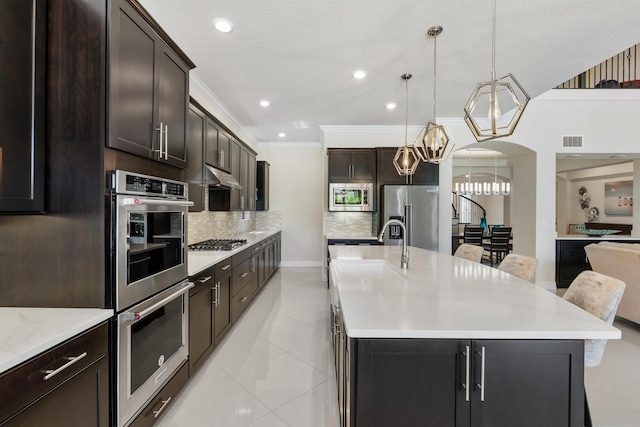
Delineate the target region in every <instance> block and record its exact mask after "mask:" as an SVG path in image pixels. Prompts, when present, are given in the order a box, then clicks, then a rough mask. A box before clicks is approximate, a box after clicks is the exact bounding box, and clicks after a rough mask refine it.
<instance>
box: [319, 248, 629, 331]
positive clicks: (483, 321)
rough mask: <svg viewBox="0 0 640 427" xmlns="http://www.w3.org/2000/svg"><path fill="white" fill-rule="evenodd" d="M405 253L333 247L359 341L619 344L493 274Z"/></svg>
mask: <svg viewBox="0 0 640 427" xmlns="http://www.w3.org/2000/svg"><path fill="white" fill-rule="evenodd" d="M401 252H402V248H401V247H399V246H330V247H329V253H330V255H331V264H330V268H331V274H330V287H331V288H332V300H333V301H335V302H337V303H338V304H339V305H340V307H341V309H342V312H343V317H344V322H345V329H346V332H347V335H348V336H350V337H354V338H458V339H617V338H620V336H621V333H620V331H619V330H618V329H616V328H614V327H613V326H611V325H609V324H607V323H606V322H603V321H601V320H600V319H598V318H596V317H595V316H593V315H591V314H589V313H587V312H586V311H584V310H582V309H581V308H579V307H577V306H575V305H573V304H571V303H569V302H567V301H565V300H563V299H562V298H560V297H558V296H556V295H555V294H554V293H551V292H549V291H547V290H545V289H543V288H541V287H539V286H536V285H534V284H532V283H529V282H527V281H524V280H521V279H519V278H517V277H515V276H512V275H510V274H507V273H505V272H502V271H499V270H497V269H495V268H492V267H490V266H487V265H484V264H480V263H474V262H471V261H467V260H464V259H461V258H456V257H453V256H451V255H448V254H442V253H438V252H433V251H428V250H424V249H420V248H414V247H410V248H409V268H408V269H407V270H402V269H401V268H400V254H401Z"/></svg>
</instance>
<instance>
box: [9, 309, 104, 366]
mask: <svg viewBox="0 0 640 427" xmlns="http://www.w3.org/2000/svg"><path fill="white" fill-rule="evenodd" d="M111 316H113V310H108V309H99V308H36V307H33V308H32V307H0V373H2V372H5V371H7V370H9V369H11V368H13V367H14V366H17V365H19V364H20V363H22V362H24V361H26V360H28V359H30V358H32V357H33V356H36V355H38V354H40V353H42V352H43V351H46V350H49V349H50V348H52V347H54V346H56V345H58V344H60V343H62V342H64V341H66V340H67V339H69V338H71V337H73V336H75V335H78V334H79V333H82V332H84V331H86V330H88V329H90V328H92V327H93V326H96V325H98V324H99V323H101V322H103V321H105V320H107V319H109V318H110V317H111Z"/></svg>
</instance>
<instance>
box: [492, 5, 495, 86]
mask: <svg viewBox="0 0 640 427" xmlns="http://www.w3.org/2000/svg"><path fill="white" fill-rule="evenodd" d="M491 22H492V25H491V28H492V32H491V80H495V79H496V0H493V15H492V21H491Z"/></svg>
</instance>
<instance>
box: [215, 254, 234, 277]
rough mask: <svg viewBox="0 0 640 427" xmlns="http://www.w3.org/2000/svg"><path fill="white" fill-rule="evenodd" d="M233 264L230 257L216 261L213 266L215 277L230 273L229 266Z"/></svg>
mask: <svg viewBox="0 0 640 427" xmlns="http://www.w3.org/2000/svg"><path fill="white" fill-rule="evenodd" d="M232 266H233V263H232V259H231V257H229V258H227V259H225V260H224V261H220V262H219V263H217V264H216V265H215V266H214V268H215V271H216V273H215V278H216V280H218V278H220V277H222V276H224V275H225V274H229V273H231V268H232Z"/></svg>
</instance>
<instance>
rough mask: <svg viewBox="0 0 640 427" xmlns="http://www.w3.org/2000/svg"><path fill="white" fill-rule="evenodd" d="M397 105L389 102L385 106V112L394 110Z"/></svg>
mask: <svg viewBox="0 0 640 427" xmlns="http://www.w3.org/2000/svg"><path fill="white" fill-rule="evenodd" d="M396 107H397V105H396V103H395V102H390V103H388V104H387V110H393V109H394V108H396Z"/></svg>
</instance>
